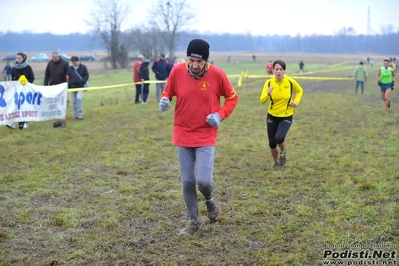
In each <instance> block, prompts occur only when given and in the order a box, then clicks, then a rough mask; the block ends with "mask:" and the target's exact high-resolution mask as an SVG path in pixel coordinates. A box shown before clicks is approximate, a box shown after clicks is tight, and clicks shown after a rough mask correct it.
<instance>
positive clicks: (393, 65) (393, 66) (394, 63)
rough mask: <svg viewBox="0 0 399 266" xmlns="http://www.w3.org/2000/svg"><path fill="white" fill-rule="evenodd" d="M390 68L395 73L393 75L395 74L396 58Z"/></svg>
mask: <svg viewBox="0 0 399 266" xmlns="http://www.w3.org/2000/svg"><path fill="white" fill-rule="evenodd" d="M391 67H392V69H393V71H395V73H396V58H395V59H393V61H392V63H391Z"/></svg>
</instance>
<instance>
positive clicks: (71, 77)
mask: <svg viewBox="0 0 399 266" xmlns="http://www.w3.org/2000/svg"><path fill="white" fill-rule="evenodd" d="M71 62H72V66H70V67H69V68H68V71H67V73H66V76H67V77H68V89H76V88H83V87H88V84H87V81H88V80H89V71H88V70H87V67H86V66H85V65H83V64H81V63H80V62H79V57H77V56H72V57H71ZM71 95H72V103H73V114H74V118H75V119H83V101H82V99H83V90H81V91H75V92H71Z"/></svg>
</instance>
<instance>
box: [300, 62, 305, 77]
mask: <svg viewBox="0 0 399 266" xmlns="http://www.w3.org/2000/svg"><path fill="white" fill-rule="evenodd" d="M304 67H305V63H304V62H303V60H301V62H299V73H301V74H302V73H303V68H304Z"/></svg>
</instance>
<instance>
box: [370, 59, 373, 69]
mask: <svg viewBox="0 0 399 266" xmlns="http://www.w3.org/2000/svg"><path fill="white" fill-rule="evenodd" d="M373 66H374V60H373V58H370V67H373Z"/></svg>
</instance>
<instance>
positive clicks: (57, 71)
mask: <svg viewBox="0 0 399 266" xmlns="http://www.w3.org/2000/svg"><path fill="white" fill-rule="evenodd" d="M68 67H69V63H68V62H67V61H65V60H64V59H62V58H61V57H60V56H59V54H58V52H56V51H54V52H53V53H52V55H51V60H50V61H48V63H47V67H46V71H45V73H44V82H43V83H44V86H51V85H58V84H61V83H64V82H67V78H66V73H67V71H68Z"/></svg>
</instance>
